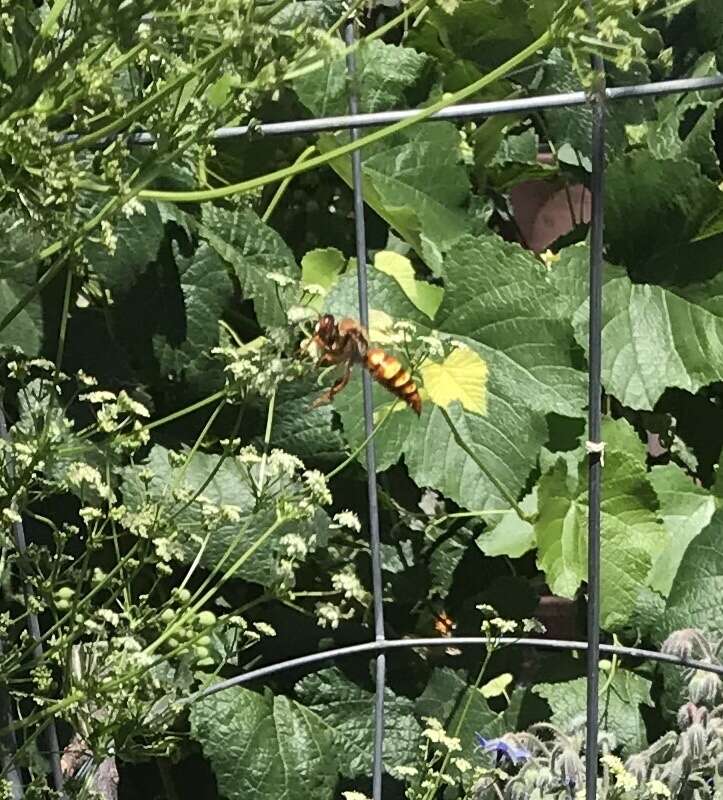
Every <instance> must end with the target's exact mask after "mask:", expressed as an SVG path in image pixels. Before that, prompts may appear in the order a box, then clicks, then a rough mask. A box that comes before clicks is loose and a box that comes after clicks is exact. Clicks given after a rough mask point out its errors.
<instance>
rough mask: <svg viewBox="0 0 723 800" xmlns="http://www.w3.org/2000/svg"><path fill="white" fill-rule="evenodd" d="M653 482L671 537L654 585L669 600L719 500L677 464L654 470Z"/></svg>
mask: <svg viewBox="0 0 723 800" xmlns="http://www.w3.org/2000/svg"><path fill="white" fill-rule="evenodd" d="M649 480H650V483H651V484H652V486H653V489H654V490H655V494H656V495H657V496H658V502H659V503H660V512H659V513H660V516H661V517H662V518H663V523H664V524H665V527H666V528H667V529H668V533H669V536H670V543H669V544H668V546H667V547H666V548H665V549H664V550H663V551H662V552H661V553H660V555H659V556H658V558H657V560H656V562H655V564H654V566H653V572H652V575H651V577H650V585H651V587H652V588H653V589H655V590H656V591H658V592H660V594H662V595H663V597H667V596H668V594H669V592H670V589H671V587H672V585H673V581H674V580H675V575H676V573H677V572H678V568H679V567H680V564H681V562H682V560H683V558H684V556H685V553H686V551H687V549H688V547H689V546H690V544H691V542H693V541H694V540H695V538H696V536H698V534H699V533H700V532H701V531H702V530H703V529H704V528H705V527H706V526H707V525H708V523H709V522H710V521H711V518H712V516H713V513H714V512H715V498H714V497H713V495H712V494H710V493H709V492H707V491H706V490H705V489H702V488H701V487H700V486H697V485H696V484H695V483H694V481H693V479H692V478H691V477H689V476H688V475H686V474H685V472H683V470H682V469H680V467H678V466H676V465H675V464H666V465H665V466H661V467H653V469H652V470H651V471H650V476H649Z"/></svg>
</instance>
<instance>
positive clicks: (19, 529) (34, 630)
mask: <svg viewBox="0 0 723 800" xmlns="http://www.w3.org/2000/svg"><path fill="white" fill-rule="evenodd" d="M0 438H2V439H4V440H5V441H6V442H10V434H9V433H8V426H7V421H6V419H5V409H4V408H3V407H2V404H1V403H0ZM7 470H8V473H9V477H10V478H11V479H12V478H13V477H14V470H13V464H12V461H10V460H8V464H7ZM12 527H13V537H14V539H15V547H16V549H17V551H18V553H20V554H21V555H22V554H23V553H25V551H26V550H27V542H26V540H25V528H24V527H23V523H22V521H20V522H14V523H13V525H12ZM23 594H24V595H25V598H26V601H30V600H32V598H33V597H34V593H33V588H32V586H30V584H29V583H28V582H27V581H24V582H23ZM27 629H28V633H29V634H30V638H31V639H32V640H33V641H34V642H35V646H34V647H33V657H34V658H35V659H36V660H37V661H41V660H42V658H43V645H42V643H41V641H40V638H41V636H40V621H39V620H38V615H37V614H35V613H34V612H29V613H28V616H27ZM45 737H46V742H47V747H48V758H49V759H50V769H51V772H52V774H53V786H54V787H55V791H56V792H58V793H59V794H60V796H61V797H65V795H64V793H63V784H64V780H63V770H62V768H61V766H60V744H59V743H58V731H57V729H56V727H55V720H52V719H51V720H50V724H49V725H48V729H47V731H46V733H45Z"/></svg>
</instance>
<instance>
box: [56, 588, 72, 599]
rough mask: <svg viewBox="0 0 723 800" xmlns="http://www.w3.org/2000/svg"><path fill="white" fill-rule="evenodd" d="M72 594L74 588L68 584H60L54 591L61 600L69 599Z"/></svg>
mask: <svg viewBox="0 0 723 800" xmlns="http://www.w3.org/2000/svg"><path fill="white" fill-rule="evenodd" d="M74 594H75V589H71V588H70V586H61V587H60V589H58V591H57V592H56V593H55V596H56V597H57V598H59V599H61V600H70V598H71V597H72V596H73V595H74Z"/></svg>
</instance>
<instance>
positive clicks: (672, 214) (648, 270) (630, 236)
mask: <svg viewBox="0 0 723 800" xmlns="http://www.w3.org/2000/svg"><path fill="white" fill-rule="evenodd" d="M719 205H720V192H719V190H718V187H717V185H716V183H715V182H713V181H711V180H709V179H708V178H706V177H705V176H704V175H703V174H702V173H701V169H700V166H699V165H698V164H695V163H694V162H692V161H687V160H685V159H682V158H680V159H677V160H673V159H666V160H659V159H656V158H654V157H653V156H652V155H651V154H650V153H649V152H648V151H647V150H643V149H640V150H634V151H632V152H631V153H628V154H627V155H625V156H623V157H621V158H619V159H617V160H616V161H614V162H613V163H612V164H611V165H610V166H609V167H608V169H607V171H606V189H605V238H606V242H607V244H608V250H609V255H610V259H611V260H612V261H614V262H616V263H619V264H623V265H625V266H626V267H627V268H628V270H629V271H630V274H631V276H632V277H633V279H634V280H636V281H639V282H647V283H662V284H666V285H686V284H690V283H697V282H700V281H702V280H706V279H708V278H710V277H712V276H713V275H715V274H716V273H717V272H718V271H719V270H720V269H721V266H723V256H721V241H720V239H719V238H718V237H712V238H709V239H706V240H704V241H699V242H693V241H692V240H693V239H694V238H695V237H696V236H697V234H698V233H699V231H700V230H701V228H702V226H703V225H704V223H705V221H706V220H707V219H708V218H709V217H710V215H711V213H713V211H714V209H715V208H717V207H718V206H719Z"/></svg>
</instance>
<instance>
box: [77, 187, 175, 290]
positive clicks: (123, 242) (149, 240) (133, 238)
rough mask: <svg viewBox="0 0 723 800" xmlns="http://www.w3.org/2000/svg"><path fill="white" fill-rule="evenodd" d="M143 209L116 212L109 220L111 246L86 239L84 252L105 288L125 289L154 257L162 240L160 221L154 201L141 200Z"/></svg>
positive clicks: (128, 287) (131, 284) (129, 286)
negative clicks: (126, 214)
mask: <svg viewBox="0 0 723 800" xmlns="http://www.w3.org/2000/svg"><path fill="white" fill-rule="evenodd" d="M143 209H144V211H143V213H135V214H133V215H132V216H130V217H126V216H125V215H124V214H118V215H117V216H116V217H115V219H114V220H113V222H112V226H111V227H112V235H113V237H114V240H115V245H114V249H113V250H112V251H111V250H109V249H108V248H107V247H106V246H105V245H104V244H101V242H100V241H93V240H91V239H86V240H85V243H84V245H83V255H84V256H85V257H86V258H87V259H88V262H89V264H90V266H91V268H92V270H93V272H94V273H95V274H96V275H97V276H98V278H99V279H100V282H101V284H102V285H103V287H104V288H105V289H107V290H108V291H110V292H111V294H113V293H115V292H126V291H128V289H130V288H131V286H133V284H134V283H135V282H136V280H137V279H138V277H139V276H140V275H142V274H143V273H144V272H145V271H146V269H147V268H148V265H149V264H150V263H151V262H152V261H154V260H155V259H156V256H157V255H158V248H159V247H160V246H161V241H162V240H163V222H162V221H161V214H160V212H159V210H158V206H157V205H156V204H155V203H144V204H143Z"/></svg>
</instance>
